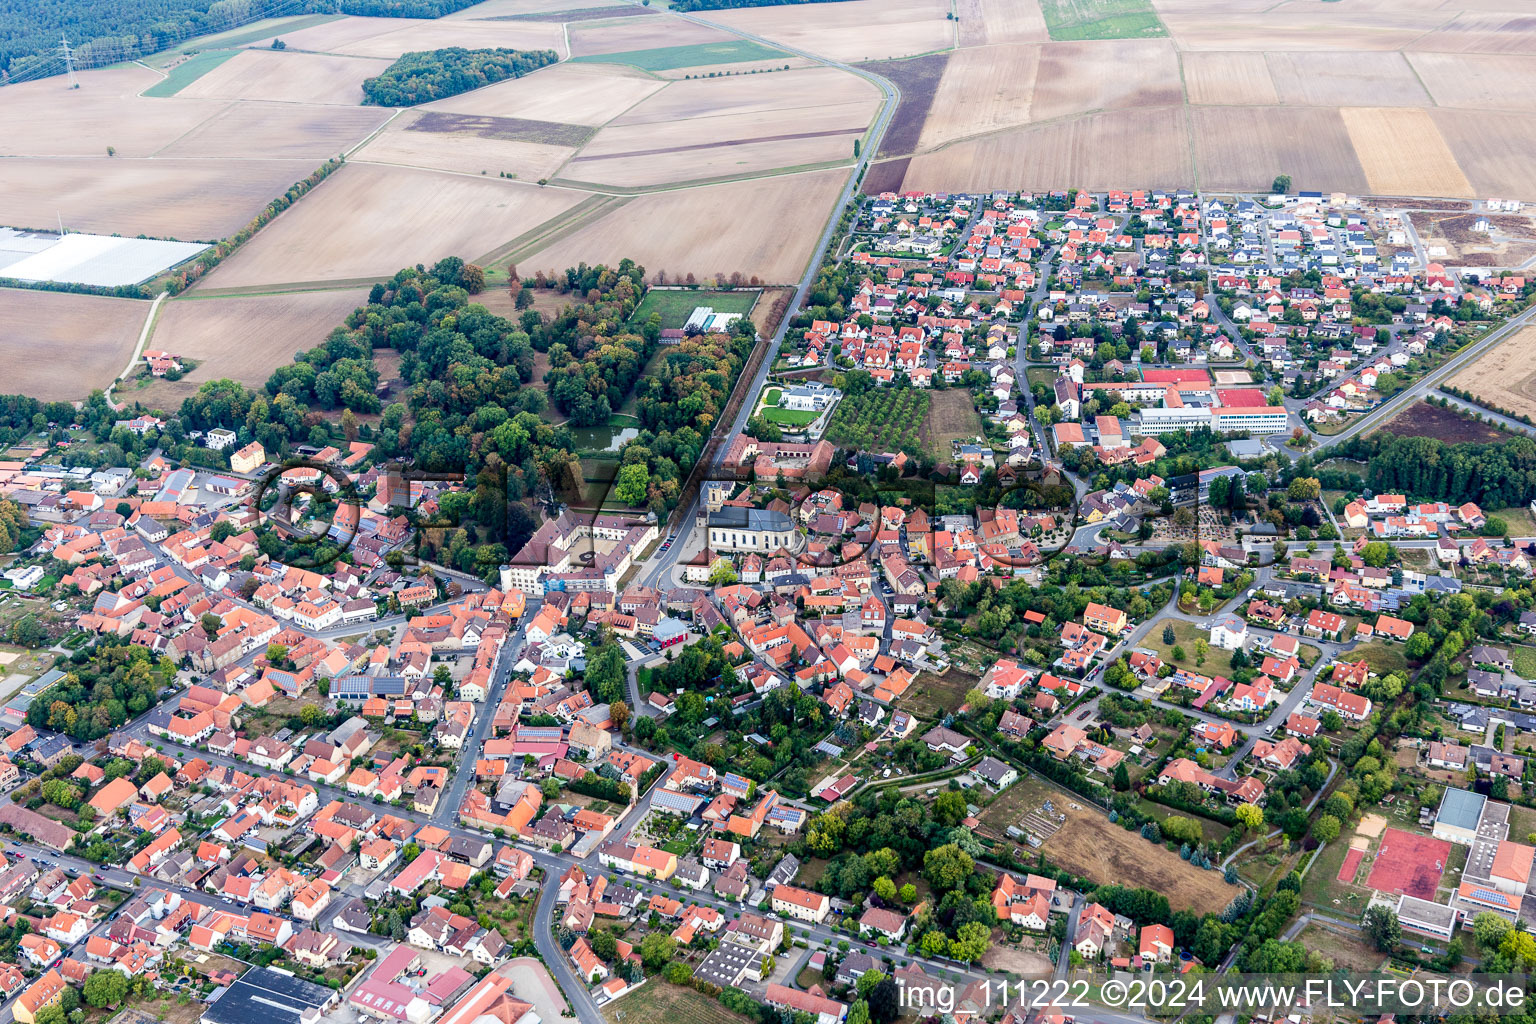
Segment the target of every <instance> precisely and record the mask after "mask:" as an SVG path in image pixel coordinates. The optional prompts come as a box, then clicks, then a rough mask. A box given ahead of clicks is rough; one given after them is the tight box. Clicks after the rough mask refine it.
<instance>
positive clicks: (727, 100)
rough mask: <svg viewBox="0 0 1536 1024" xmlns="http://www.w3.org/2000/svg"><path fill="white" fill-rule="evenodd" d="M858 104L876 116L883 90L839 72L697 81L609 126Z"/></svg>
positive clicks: (669, 89)
mask: <svg viewBox="0 0 1536 1024" xmlns="http://www.w3.org/2000/svg"><path fill="white" fill-rule="evenodd" d="M573 66H575V65H573ZM770 85H771V88H770V87H769V86H770ZM856 102H864V103H868V105H869V109H870V116H871V117H873V115H874V111H876V110H878V109H879V106H880V90H879V89H877V88H875V86H874V85H872V84H871V83H869V82H866V81H865V80H864V79H862V78H859V77H857V76H856V75H850V74H848V73H847V72H846V71H839V70H837V69H836V68H829V67H815V68H801V69H798V70H792V71H780V72H775V73H774V76H773V77H772V78H771V79H769V80H768V82H767V83H765V82H764V81H763V79H762V78H760V77H757V78H754V77H752V76H732V77H729V78H696V79H693V80H691V81H683V82H672V83H670V84H668V85H667V86H666V87H665V88H663V89H662V90H661V91H660V92H658V93H653V94H652V95H651V96H649V97H648V98H646V99H644V100H641V101H640V102H639V103H637V104H636V105H634V106H633V107H630V108H629V110H627V111H626V112H625V113H623V114H621V115H620V116H618V117H616V118H614V120H613V121H612V122H611V124H610V125H609V127H610V128H612V127H616V126H619V125H632V124H650V123H652V122H662V121H678V120H683V119H686V118H696V117H709V118H715V117H721V116H724V115H727V114H756V113H761V112H765V111H788V110H794V109H797V108H815V107H821V106H826V105H829V104H840V103H856ZM785 116H786V117H787V116H788V115H785Z"/></svg>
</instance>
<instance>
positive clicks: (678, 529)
mask: <svg viewBox="0 0 1536 1024" xmlns="http://www.w3.org/2000/svg"><path fill="white" fill-rule="evenodd" d="M673 14H674V16H676V17H679V18H683V19H684V20H687V21H692V22H695V23H697V24H699V25H703V26H705V27H707V28H711V29H716V30H718V29H719V26H718V25H716V24H715V23H714V22H711V21H705V20H704V19H703V18H696V17H693V16H692V15H689V14H682V13H679V12H676V11H674V12H673ZM730 31H732V32H734V33H735V34H736V35H738V36H740V37H742V38H743V39H748V40H751V41H752V42H755V43H760V44H762V45H764V46H768V47H772V48H774V49H779V50H784V51H787V52H789V53H793V54H795V55H796V56H799V57H804V58H806V59H807V60H811V61H814V62H816V63H817V64H821V65H823V66H826V67H833V68H837V69H838V70H840V71H846V72H848V73H849V74H851V75H857V76H858V77H860V78H862V79H864V80H865V81H868V82H870V83H872V84H873V85H875V86H876V87H877V88H878V89H879V90H880V93H881V106H880V112H879V113H878V114H877V115H875V120H874V123H873V124H872V125H870V128H869V132H868V135H867V137H866V138H865V141H864V144H863V146H862V148H861V149H860V151H859V158H858V160H857V161H855V163H854V165H853V170H852V171H851V172H850V174H849V176H848V182H847V184H845V185H844V186H843V190H842V192H840V193H839V194H838V197H837V203H836V205H835V206H833V208H832V212H831V213H830V214H829V215H828V217H827V223H826V225H825V226H824V227H823V228H822V231H821V237H820V238H819V239H817V242H816V248H815V249H814V250H812V252H811V258H810V260H809V262H808V263H807V264H806V268H805V274H804V276H803V277H802V278H801V279H800V284H799V286H798V287H797V288H796V289H795V294H794V296H793V298H792V299H791V300H790V303H789V308H788V310H787V311H786V312H785V314H784V320H783V322H782V323H780V324H779V326H778V330H776V331H775V332H774V335H773V337H772V339H770V340H769V342H768V350H767V352H766V353H765V354H764V356H763V359H762V363H761V365H759V366H758V368H757V372H756V373H755V374H753V376H752V380H751V381H750V383H749V384H748V386H747V392H746V394H747V398H746V401H744V402H742V404H741V409H740V410H739V411H738V412H737V414H736V418H735V420H734V421H733V422H732V423H731V424H730V429H729V430H727V431H725V432H724V433H723V434H721V437H722V444H721V445H720V446H719V447H718V449H717V450H716V453H715V457H714V459H713V460H712V461H711V464H710V465H709V466H708V467H707V473H706V477H705V479H709V478H710V477H712V476H715V475H716V474H718V473H719V471H720V466H721V463H722V461H723V460H724V456H725V451H726V447H727V445H726V443H725V442H728V441H729V439H730V438H732V437H735V436H736V435H737V434H739V433H741V431H742V430H743V429H745V427H746V425H747V420H748V419H749V418H750V417H751V414H752V406H753V402H754V400H755V399H756V397H757V395H758V393H759V392H760V391H761V390H762V387H763V382H764V381H765V380H767V379H768V374H769V372H770V371H771V370H772V369H773V364H774V360H776V359H777V358H778V354H779V349H780V347H781V346H782V345H783V344H784V338H785V335H786V334H787V333H788V331H789V322H790V320H791V319H792V318H793V317H794V315H795V313H796V312H798V311H799V310H800V308H801V307H802V306H804V305H805V300H806V296H807V295H809V294H810V290H811V286H812V285H814V284H815V283H816V277H817V275H818V273H819V272H820V270H821V264H822V260H823V259H824V258H825V257H826V253H827V248H828V247H829V246H830V245H831V242H832V236H833V233H834V232H835V231H836V230H837V224H838V221H839V220H840V218H841V217H842V213H843V210H844V208H845V207H846V206H847V205H848V201H849V200H850V199H851V198H852V197H853V195H854V193H855V191H856V190H857V189H858V187H859V183H860V181H861V180H862V179H863V176H864V172H865V171H866V170H867V169H868V167H869V164H870V161H871V160H872V159H873V157H874V155H875V153H876V152H878V151H879V149H880V141H881V139H882V138H884V136H885V132H886V129H887V128H889V127H890V123H891V117H892V116H893V115H894V114H895V112H896V105H897V104H898V103H899V102H900V100H901V91H900V90H899V89H897V88H896V85H895V84H894V83H892V82H891V81H890V80H889V79H886V78H882V77H881V76H880V75H877V74H874V73H873V72H871V71H868V70H866V69H864V68H861V67H856V66H854V65H851V64H844V63H841V62H839V61H835V60H829V59H827V58H825V57H822V56H819V55H817V54H814V53H810V52H808V51H805V50H798V49H796V48H795V47H793V46H787V45H785V44H784V43H783V42H782V41H771V40H768V39H765V38H763V37H761V36H756V35H753V34H752V33H750V32H742V31H740V30H738V29H731V30H730ZM716 430H717V432H718V431H719V426H717V427H716ZM703 500H704V495H703V489H702V488H700V491H699V493H698V494H697V495H696V496H695V497H694V500H693V501H692V502H691V503H690V504H689V506H688V507H687V508H680V509H677V510H676V511H675V512H674V513H673V514H672V518H671V523H672V524H673V526H672V528H671V531H670V532H669V533H668V534H667V536H676V537H677V538H678V539H677V540H676V541H674V542H673V544H672V545H671V547H670V548H668V550H666V551H659V550H658V552H657V553H655V554H653V555H652V556H651V561H650V563H649V564H647V565H646V567H645V570H644V572H643V574H642V576H641V578H640V579H639V580H638V581H637V582H638V583H641V584H644V585H645V586H650V587H669V586H672V585H673V583H674V582H675V581H674V580H673V578H672V569H673V567H675V566H676V565H677V562H678V558H679V557H680V556H681V555H682V553H683V544H682V539H683V538H685V537H686V535H687V533H688V531H689V530H691V529H692V528H693V524H694V521H695V519H696V518H697V516H698V513H699V508H700V506H701V503H702V502H703Z"/></svg>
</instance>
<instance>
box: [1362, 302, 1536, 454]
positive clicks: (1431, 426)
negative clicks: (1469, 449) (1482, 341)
mask: <svg viewBox="0 0 1536 1024" xmlns="http://www.w3.org/2000/svg"><path fill="white" fill-rule="evenodd" d="M1532 330H1533V328H1529V327H1527V328H1526V329H1525V331H1522V332H1520V333H1521V334H1525V333H1526V331H1532ZM1519 337H1520V335H1516V336H1515V338H1512V339H1510V341H1507V342H1505V343H1504V344H1502V345H1499V346H1496V347H1495V349H1494V351H1493V352H1490V353H1489V354H1488V355H1486V356H1484V357H1483V358H1482V359H1479V360H1478V361H1477V362H1476V363H1474V364H1473V366H1472V369H1471V370H1470V371H1465V370H1464V371H1462V373H1460V374H1457V375H1456V377H1455V378H1453V380H1452V383H1455V384H1456V386H1457V387H1465V388H1466V389H1467V390H1468V391H1471V392H1472V393H1473V394H1475V395H1479V396H1481V397H1483V398H1486V399H1488V400H1489V401H1491V402H1494V403H1495V404H1497V405H1502V406H1504V407H1505V408H1507V409H1514V410H1515V411H1517V412H1520V411H1523V410H1525V409H1531V410H1536V399H1533V398H1529V397H1523V396H1524V395H1525V393H1526V390H1527V388H1528V387H1529V385H1530V383H1531V380H1530V377H1531V374H1532V370H1531V369H1530V368H1529V367H1527V368H1526V369H1525V373H1526V377H1525V378H1523V379H1522V378H1520V377H1519V376H1513V377H1510V378H1504V377H1495V376H1492V375H1491V374H1490V375H1487V376H1484V377H1481V378H1478V381H1494V382H1501V381H1504V380H1506V379H1508V380H1509V381H1510V382H1511V384H1512V386H1513V389H1514V393H1513V394H1511V393H1509V392H1506V391H1505V390H1504V388H1503V387H1502V386H1501V385H1499V384H1495V385H1494V386H1491V387H1490V386H1488V385H1486V384H1484V383H1475V386H1474V381H1473V380H1471V379H1470V378H1471V374H1472V373H1473V372H1477V369H1478V367H1480V366H1483V364H1484V363H1486V362H1487V361H1488V360H1489V359H1492V358H1493V357H1494V356H1495V355H1497V354H1498V352H1499V351H1500V350H1502V349H1509V350H1510V355H1514V356H1516V358H1517V359H1518V360H1519V361H1520V362H1522V363H1527V364H1531V365H1532V366H1536V351H1527V352H1525V353H1522V354H1518V355H1517V354H1516V352H1515V351H1514V346H1513V345H1512V344H1511V342H1513V341H1515V340H1517V339H1518V338H1519ZM1527 340H1528V341H1529V340H1530V339H1527ZM1522 356H1523V358H1522ZM1483 369H1484V372H1485V373H1486V372H1487V370H1488V369H1489V368H1488V367H1484V368H1483ZM1500 369H1501V370H1507V371H1508V372H1510V373H1512V374H1515V373H1518V372H1519V369H1518V368H1517V367H1514V366H1508V365H1505V366H1501V367H1500ZM1463 377H1467V378H1469V379H1468V380H1466V381H1465V382H1462V381H1461V379H1462V378H1463ZM1506 399H1512V400H1513V401H1514V402H1515V404H1513V405H1511V404H1510V403H1509V401H1506ZM1381 429H1382V430H1384V431H1386V432H1387V433H1388V434H1396V435H1398V436H1399V437H1438V438H1439V439H1440V440H1442V441H1444V442H1446V443H1447V444H1459V443H1461V442H1463V441H1474V442H1478V443H1482V442H1486V441H1507V440H1509V437H1510V435H1509V434H1506V433H1504V432H1503V431H1502V430H1500V429H1499V428H1497V427H1495V426H1493V425H1491V424H1488V423H1479V422H1478V421H1477V420H1475V419H1473V418H1472V417H1471V416H1468V415H1467V414H1466V413H1463V412H1458V411H1457V410H1455V409H1442V408H1440V407H1439V406H1437V405H1430V404H1428V403H1427V402H1415V403H1413V404H1412V405H1410V406H1409V407H1408V408H1406V409H1404V410H1403V411H1402V412H1400V413H1398V414H1397V415H1396V416H1394V417H1392V418H1391V419H1390V420H1388V421H1387V422H1386V423H1384V424H1382V426H1381Z"/></svg>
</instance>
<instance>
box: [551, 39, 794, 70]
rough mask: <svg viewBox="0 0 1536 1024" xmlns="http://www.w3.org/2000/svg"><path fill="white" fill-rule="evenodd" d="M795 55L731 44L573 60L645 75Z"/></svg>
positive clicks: (663, 48) (748, 44) (750, 44)
mask: <svg viewBox="0 0 1536 1024" xmlns="http://www.w3.org/2000/svg"><path fill="white" fill-rule="evenodd" d="M790 56H792V54H789V53H786V52H784V51H783V50H775V49H773V48H772V47H768V46H763V45H761V44H759V43H754V42H750V41H748V40H740V41H733V42H728V43H695V44H693V45H691V46H658V47H656V48H654V49H650V50H625V51H622V52H620V53H593V54H588V55H586V56H583V57H572V58H571V63H573V64H628V65H631V66H633V67H637V68H639V69H641V70H642V71H672V70H674V69H676V68H693V67H709V66H711V65H715V64H743V63H746V62H747V61H754V60H779V59H781V58H785V57H790Z"/></svg>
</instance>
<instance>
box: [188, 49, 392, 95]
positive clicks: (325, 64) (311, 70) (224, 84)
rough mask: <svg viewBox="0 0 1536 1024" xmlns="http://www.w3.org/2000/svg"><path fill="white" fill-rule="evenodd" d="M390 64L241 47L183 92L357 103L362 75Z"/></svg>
mask: <svg viewBox="0 0 1536 1024" xmlns="http://www.w3.org/2000/svg"><path fill="white" fill-rule="evenodd" d="M389 64H390V62H389V61H387V60H382V59H373V58H364V57H335V56H331V55H329V54H318V53H292V52H289V51H286V50H242V51H240V52H239V53H238V54H236V55H235V56H234V57H233V58H232V59H231V60H228V61H225V62H224V63H222V64H220V65H219V66H218V67H216V68H214V69H213V70H211V71H209V72H207V73H205V74H204V75H203V76H202V77H200V78H199V79H197V81H195V82H192V83H189V84H188V85H187V86H186V87H185V88H183V89H182V90H181V92H180V95H183V96H191V97H202V98H207V99H226V100H283V101H285V102H289V103H335V104H342V105H345V106H356V105H358V104H360V103H362V102H363V79H365V78H370V77H372V76H374V75H377V74H378V73H379V72H381V71H383V70H384V69H385V68H387V67H389Z"/></svg>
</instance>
